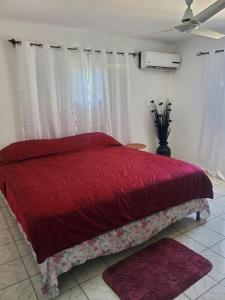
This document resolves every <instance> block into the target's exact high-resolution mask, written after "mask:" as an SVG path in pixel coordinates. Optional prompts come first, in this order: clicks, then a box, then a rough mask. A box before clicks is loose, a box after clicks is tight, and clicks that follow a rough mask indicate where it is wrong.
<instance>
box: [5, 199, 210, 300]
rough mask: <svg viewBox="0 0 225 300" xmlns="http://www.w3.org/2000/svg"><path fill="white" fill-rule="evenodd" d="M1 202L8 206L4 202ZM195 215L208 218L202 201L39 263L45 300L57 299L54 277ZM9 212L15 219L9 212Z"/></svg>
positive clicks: (207, 208)
mask: <svg viewBox="0 0 225 300" xmlns="http://www.w3.org/2000/svg"><path fill="white" fill-rule="evenodd" d="M2 197H3V196H2ZM3 199H4V197H3ZM4 200H5V199H4ZM5 202H6V204H7V206H8V203H7V201H6V200H5ZM8 207H9V206H8ZM9 210H10V208H9ZM198 211H200V212H201V218H203V219H207V218H208V217H209V215H210V213H209V206H208V201H207V200H206V199H197V200H191V201H189V202H186V203H184V204H181V205H178V206H174V207H171V208H169V209H166V210H164V211H160V212H158V213H155V214H153V215H151V216H148V217H145V218H143V219H141V220H138V221H135V222H132V223H130V224H128V225H125V226H122V227H120V228H117V229H115V230H112V231H110V232H107V233H105V234H102V235H100V236H97V237H95V238H93V239H91V240H88V241H85V242H83V243H81V244H79V245H77V246H75V247H71V248H68V249H66V250H63V251H61V252H58V253H57V254H55V255H53V256H51V257H48V258H47V259H46V260H45V261H44V262H43V263H41V264H38V266H39V269H40V272H41V274H42V277H43V286H42V292H43V294H45V295H46V296H47V297H48V298H49V299H53V298H55V297H56V296H58V295H59V289H58V276H59V275H60V274H63V273H65V272H68V271H69V270H70V269H71V268H73V267H74V266H78V265H80V264H83V263H85V262H86V261H87V260H90V259H94V258H96V257H99V256H105V255H110V254H114V253H117V252H120V251H123V250H125V249H128V248H131V247H134V246H136V245H138V244H141V243H143V242H145V241H147V240H148V239H150V238H152V237H153V236H154V235H156V234H157V233H158V232H160V231H161V230H163V229H164V228H166V227H167V226H169V225H171V224H173V223H175V222H176V221H178V220H179V219H182V218H184V217H185V216H187V215H189V214H192V213H195V212H198ZM10 212H11V214H12V216H13V217H14V218H15V215H14V214H13V213H12V211H11V210H10ZM17 224H18V227H19V229H20V231H21V232H22V234H23V236H24V239H25V240H26V242H27V243H28V245H29V246H30V249H31V252H32V254H33V256H34V257H35V260H36V256H35V253H34V251H33V249H32V246H31V244H30V243H29V241H27V238H26V235H25V233H24V232H23V229H22V227H21V225H20V224H19V223H17ZM62 238H63V237H62Z"/></svg>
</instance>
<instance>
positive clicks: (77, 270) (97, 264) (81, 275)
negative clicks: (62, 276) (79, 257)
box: [72, 258, 107, 283]
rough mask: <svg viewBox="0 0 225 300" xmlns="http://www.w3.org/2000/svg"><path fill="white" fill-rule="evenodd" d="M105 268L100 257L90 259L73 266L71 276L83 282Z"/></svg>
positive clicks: (100, 272)
mask: <svg viewBox="0 0 225 300" xmlns="http://www.w3.org/2000/svg"><path fill="white" fill-rule="evenodd" d="M106 268H107V265H106V263H105V262H104V261H103V259H102V258H97V259H92V260H89V261H87V262H86V263H85V264H82V265H80V266H77V267H74V268H73V269H72V274H73V277H74V278H75V279H76V280H77V281H78V282H79V283H83V282H84V281H86V280H89V279H91V278H93V277H95V276H97V275H99V274H102V272H103V271H104V270H105V269H106Z"/></svg>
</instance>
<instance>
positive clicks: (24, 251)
mask: <svg viewBox="0 0 225 300" xmlns="http://www.w3.org/2000/svg"><path fill="white" fill-rule="evenodd" d="M16 245H17V247H18V249H19V252H20V255H21V256H26V255H30V254H31V250H30V247H29V246H28V244H27V243H26V242H25V240H24V239H23V240H19V241H16Z"/></svg>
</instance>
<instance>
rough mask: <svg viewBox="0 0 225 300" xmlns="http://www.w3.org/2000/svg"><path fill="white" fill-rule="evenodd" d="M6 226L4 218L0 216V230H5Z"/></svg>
mask: <svg viewBox="0 0 225 300" xmlns="http://www.w3.org/2000/svg"><path fill="white" fill-rule="evenodd" d="M6 228H8V225H7V223H6V221H5V219H4V218H0V231H1V230H5V229H6Z"/></svg>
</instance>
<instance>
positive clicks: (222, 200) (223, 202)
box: [213, 196, 225, 206]
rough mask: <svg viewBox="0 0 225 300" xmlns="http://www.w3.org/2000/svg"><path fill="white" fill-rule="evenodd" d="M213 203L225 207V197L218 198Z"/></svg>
mask: <svg viewBox="0 0 225 300" xmlns="http://www.w3.org/2000/svg"><path fill="white" fill-rule="evenodd" d="M213 203H214V204H219V205H223V206H225V196H220V197H218V198H216V199H215V200H213Z"/></svg>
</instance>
